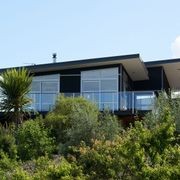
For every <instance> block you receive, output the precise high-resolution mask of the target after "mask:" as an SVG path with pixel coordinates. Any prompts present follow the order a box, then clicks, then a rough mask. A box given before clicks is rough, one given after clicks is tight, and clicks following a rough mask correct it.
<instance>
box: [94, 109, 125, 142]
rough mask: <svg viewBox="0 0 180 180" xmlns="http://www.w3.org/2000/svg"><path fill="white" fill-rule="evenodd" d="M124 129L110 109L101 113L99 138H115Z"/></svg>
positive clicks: (98, 130)
mask: <svg viewBox="0 0 180 180" xmlns="http://www.w3.org/2000/svg"><path fill="white" fill-rule="evenodd" d="M120 131H122V126H121V124H120V122H118V119H117V117H116V116H115V115H113V114H111V113H110V111H109V110H104V111H103V112H100V113H99V117H98V129H97V132H98V139H105V140H113V139H114V138H115V137H116V136H117V135H119V133H120Z"/></svg>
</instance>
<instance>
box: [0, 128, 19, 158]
mask: <svg viewBox="0 0 180 180" xmlns="http://www.w3.org/2000/svg"><path fill="white" fill-rule="evenodd" d="M0 152H4V153H6V154H7V155H8V156H9V157H10V158H12V159H15V158H16V157H17V147H16V142H15V138H14V136H13V134H12V132H11V130H10V129H9V128H8V127H7V128H4V127H3V126H1V125H0Z"/></svg>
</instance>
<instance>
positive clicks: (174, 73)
mask: <svg viewBox="0 0 180 180" xmlns="http://www.w3.org/2000/svg"><path fill="white" fill-rule="evenodd" d="M145 64H146V67H163V69H164V71H165V74H166V77H167V80H168V82H169V85H170V88H171V89H177V90H180V59H168V60H160V61H151V62H145Z"/></svg>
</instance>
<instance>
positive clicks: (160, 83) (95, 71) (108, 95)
mask: <svg viewBox="0 0 180 180" xmlns="http://www.w3.org/2000/svg"><path fill="white" fill-rule="evenodd" d="M26 68H27V69H28V70H29V71H30V72H31V73H32V74H33V75H34V77H33V82H32V88H31V92H30V94H29V96H30V97H31V98H32V99H33V103H32V104H31V107H30V108H31V109H34V110H36V111H39V112H47V111H49V110H51V109H52V108H53V106H54V103H55V100H56V97H57V95H58V94H59V93H61V94H64V95H65V96H71V97H76V96H83V97H85V98H87V99H88V100H90V101H93V102H95V103H96V104H97V106H98V107H99V109H100V110H103V109H105V108H109V109H110V110H112V111H113V112H114V113H115V114H116V115H118V116H128V115H134V114H136V112H137V111H138V112H146V111H149V110H151V109H152V108H153V103H154V99H155V97H156V95H157V93H158V92H159V91H161V90H165V91H167V92H168V90H169V89H180V82H179V79H180V59H169V60H160V61H148V62H143V61H142V60H141V57H140V55H139V54H131V55H124V56H112V57H103V58H94V59H86V60H77V61H69V62H53V63H49V64H40V65H33V66H26ZM5 70H6V69H0V73H2V72H3V71H5Z"/></svg>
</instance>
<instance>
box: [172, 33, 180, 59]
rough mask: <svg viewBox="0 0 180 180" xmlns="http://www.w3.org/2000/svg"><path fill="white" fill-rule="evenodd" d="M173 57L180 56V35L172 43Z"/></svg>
mask: <svg viewBox="0 0 180 180" xmlns="http://www.w3.org/2000/svg"><path fill="white" fill-rule="evenodd" d="M171 50H172V55H173V58H180V36H177V37H176V39H175V40H174V42H173V43H172V44H171Z"/></svg>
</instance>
